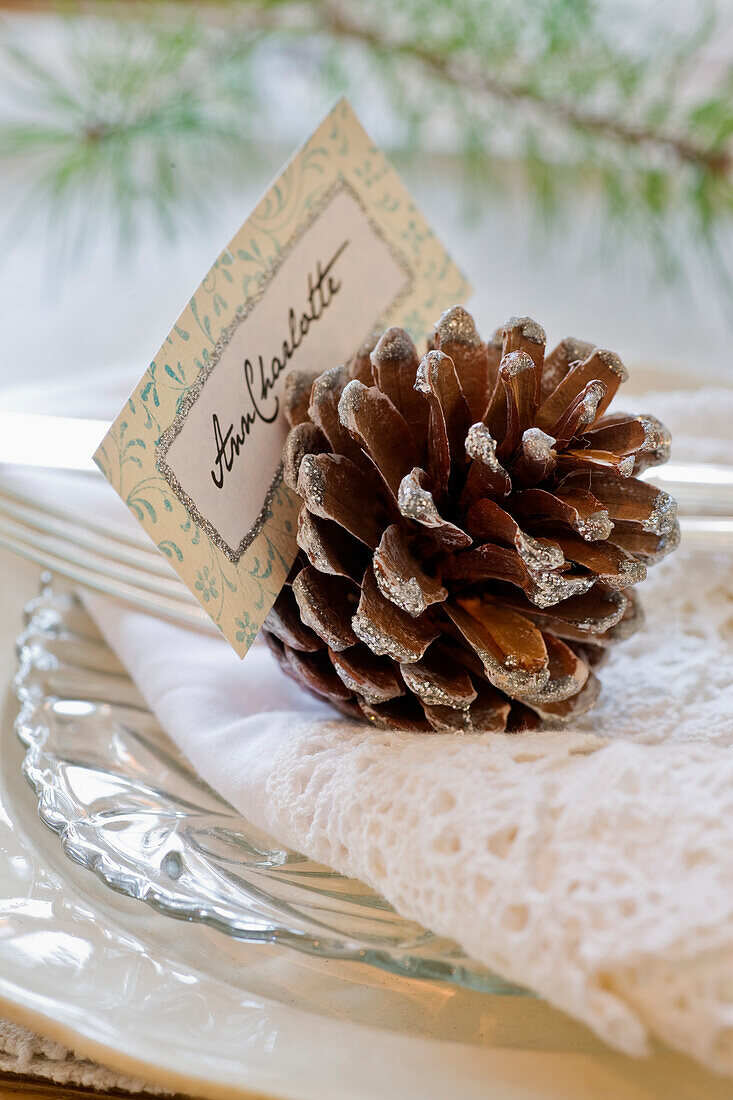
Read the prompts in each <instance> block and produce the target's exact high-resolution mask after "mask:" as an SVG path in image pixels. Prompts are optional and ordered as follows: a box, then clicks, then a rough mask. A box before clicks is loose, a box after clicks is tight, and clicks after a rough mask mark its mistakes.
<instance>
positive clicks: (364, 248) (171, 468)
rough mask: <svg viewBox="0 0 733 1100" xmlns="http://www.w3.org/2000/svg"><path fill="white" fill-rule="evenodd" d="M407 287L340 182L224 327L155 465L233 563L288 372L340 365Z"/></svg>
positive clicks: (277, 446)
mask: <svg viewBox="0 0 733 1100" xmlns="http://www.w3.org/2000/svg"><path fill="white" fill-rule="evenodd" d="M411 282H412V276H411V274H410V271H409V268H408V266H407V262H406V260H405V259H404V258H403V257H401V256H399V254H398V253H396V252H395V250H394V249H392V248H391V247H390V245H389V244H388V243H387V241H386V240H385V239H384V237H383V235H382V234H381V232H380V231H379V229H378V227H377V226H376V225H375V223H374V222H373V221H372V220H371V219H370V218H369V215H368V214H367V212H366V210H365V209H364V207H363V206H362V205H361V203H360V202H359V200H358V198H357V196H356V194H355V193H354V192H353V191H352V190H351V188H350V187H349V186H348V185H347V184H346V183H344V182H342V183H340V184H339V185H338V186H337V187H336V188H335V189H334V191H333V192H331V193H330V194H328V195H327V196H326V197H325V198H324V201H323V204H322V206H321V207H320V208H319V209H318V210H317V211H315V212H314V215H313V214H312V215H311V216H310V218H309V220H308V223H307V224H306V225H305V226H304V227H302V228H301V229H298V230H297V231H296V232H295V233H294V235H293V242H292V245H291V247H290V248H289V249H288V250H287V252H285V254H284V255H283V256H282V257H281V259H280V263H279V265H278V267H277V269H276V270H274V271H273V273H272V275H271V278H270V279H269V281H268V283H267V285H266V286H265V287H264V288H263V290H262V293H261V296H260V297H259V299H258V300H257V302H256V303H255V304H254V305H253V306H252V307H251V309H250V311H249V313H248V314H247V316H245V317H243V318H242V319H241V320H237V321H235V323H234V325H233V326H231V328H230V331H228V332H227V334H226V336H225V338H224V340H223V341H222V347H221V350H220V353H219V354H218V355H216V356H214V357H212V359H211V360H210V361H209V364H208V366H207V368H206V371H205V372H203V373H202V376H201V380H200V384H199V385H197V386H196V387H195V388H194V389H193V390H192V391H191V393H190V395H189V396H188V398H187V400H186V402H185V404H184V405H183V406H182V408H181V411H180V412H179V414H178V416H177V417H176V419H175V421H174V423H173V425H172V426H171V428H170V429H169V430H168V431H167V432H166V433H164V435H163V437H162V439H161V442H160V444H159V445H158V456H159V461H158V466H159V468H160V470H161V471H162V473H163V474H164V476H165V477H166V479H167V480H168V482H169V484H170V485H171V487H172V488H173V490H174V492H175V493H176V494H177V495H178V496H179V498H180V499H181V500H182V502H183V503H184V504H185V506H186V507H187V509H188V511H189V512H190V514H191V515H192V516H194V517H195V518H196V520H197V521H198V522H199V523H200V524H202V526H204V527H205V528H206V530H207V532H208V533H209V534H210V535H211V536H212V537H214V538H215V539H218V540H219V545H220V548H221V549H222V550H223V552H224V553H225V554H226V555H227V557H229V559H230V560H231V561H233V562H236V561H238V560H239V558H240V557H241V555H242V553H243V552H244V550H245V549H246V548H247V546H249V545H250V543H251V542H252V540H253V538H254V537H255V535H256V533H257V530H258V523H259V522H260V521H261V516H262V512H263V509H266V508H267V507H268V503H269V502H268V494H269V492H270V489H271V486H272V483H273V479H274V478H275V477H276V476H277V472H278V469H279V464H280V459H281V456H282V448H283V443H284V442H285V436H286V435H287V422H286V421H285V418H284V416H283V415H282V413H281V411H280V395H281V393H282V388H283V385H284V382H285V376H286V374H287V372H288V370H290V369H292V368H293V367H299V368H306V369H313V370H327V369H328V368H329V367H333V366H336V365H337V364H339V363H342V362H344V360H346V359H348V358H349V356H351V355H352V354H353V353H354V351H356V349H357V348H358V347H359V345H360V344H361V343H362V341H363V340H364V339H365V338H366V336H367V335H368V334H369V332H370V331H371V329H372V328H373V327H374V325H375V323H378V322H379V321H380V319H381V318H382V317H383V316H384V315H386V313H387V311H388V310H389V309H390V307H392V306H394V304H395V302H396V301H397V299H398V298H400V297H401V296H403V295H404V294H405V293H407V291H408V290H409V288H410V285H411Z"/></svg>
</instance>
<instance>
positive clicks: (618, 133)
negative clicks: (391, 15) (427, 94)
mask: <svg viewBox="0 0 733 1100" xmlns="http://www.w3.org/2000/svg"><path fill="white" fill-rule="evenodd" d="M322 11H323V15H324V28H325V29H327V30H328V31H329V33H330V34H332V35H333V36H334V37H335V38H336V39H346V40H350V41H354V42H359V43H361V44H362V45H365V46H367V47H369V48H370V49H374V50H384V49H385V45H386V44H385V41H384V40H383V39H382V38H381V37H380V35H379V34H378V33H377V32H376V31H375V30H373V29H371V28H368V27H366V26H364V25H363V24H359V23H357V22H356V21H354V20H353V19H350V18H349V17H348V15H347V14H346V8H345V7H343V6H339V7H336V6H335V5H334V4H333V3H324V4H323V5H322ZM388 48H389V50H390V51H392V52H394V53H395V54H398V55H401V56H403V57H406V58H409V59H411V60H414V61H417V62H419V63H420V64H421V65H423V66H424V67H425V68H426V69H428V70H429V71H430V72H432V73H433V74H434V75H436V76H438V77H439V78H440V79H441V80H443V81H444V82H446V83H448V84H452V85H454V86H457V87H464V88H466V89H467V90H469V91H471V92H474V93H479V94H486V95H489V96H492V97H494V98H496V99H499V100H502V101H503V102H505V103H508V104H509V105H515V104H521V103H527V104H530V105H531V106H532V107H535V108H537V109H538V110H539V112H540V113H541V114H542V115H546V116H547V117H549V118H551V119H553V120H555V121H557V122H560V123H563V124H566V125H568V126H571V127H573V128H577V129H579V130H583V131H586V132H588V133H590V134H594V135H597V136H598V137H601V138H604V139H606V140H609V141H614V142H619V143H621V144H622V145H628V146H631V147H634V148H638V147H639V146H649V147H652V148H654V149H658V150H661V151H662V152H664V153H669V154H671V155H672V156H673V158H674V159H675V160H677V161H678V162H681V163H690V164H694V165H697V166H700V167H702V168H703V169H705V171H708V172H711V173H712V174H714V175H719V176H722V177H728V176H730V175H731V173H732V172H733V150H732V149H730V148H727V149H712V148H709V147H707V146H705V145H704V144H702V143H698V142H696V141H694V140H692V139H690V138H686V137H682V136H676V135H673V134H668V133H665V131H664V130H654V129H653V128H651V127H649V126H634V125H633V124H631V123H627V122H624V121H622V120H621V119H618V118H614V117H612V116H608V115H603V114H601V113H598V112H593V111H588V110H584V109H583V108H582V107H578V106H577V105H576V104H575V103H572V102H570V101H567V100H562V99H552V98H544V97H542V96H541V95H539V94H538V93H537V91H536V90H534V89H532V88H528V87H527V86H526V85H522V84H520V83H513V82H512V81H509V80H501V79H496V78H493V77H491V76H489V75H488V74H487V73H486V72H485V71H475V70H473V69H471V68H470V67H468V66H465V67H461V66H460V65H456V64H455V63H453V62H452V61H451V59H450V58H449V57H445V56H443V55H441V54H438V53H436V52H435V51H434V50H428V49H425V48H424V47H422V46H421V45H420V44H419V43H418V42H415V41H412V42H410V41H396V42H394V41H390V42H389V46H388Z"/></svg>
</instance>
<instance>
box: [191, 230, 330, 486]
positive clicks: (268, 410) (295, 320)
mask: <svg viewBox="0 0 733 1100" xmlns="http://www.w3.org/2000/svg"><path fill="white" fill-rule="evenodd" d="M348 243H349V242H348V241H344V242H343V244H342V245H340V246H339V248H337V249H336V251H335V252H334V254H333V256H331V258H330V260H329V261H328V263H326V264H323V263H322V262H321V261H320V260H319V261H318V263H317V264H316V271H315V275H313V274H309V275H308V299H307V305H306V307H305V309H304V310H303V311H302V312H301V313H300V314H298V313H297V311H296V310H295V309H294V308H293V307H292V306H291V308H290V309H289V310H288V332H287V335H286V336H285V338H284V339H283V342H282V352H281V354H279V355H274V356H273V357H272V359H270V360H269V361H267V362H266V361H265V359H264V358H263V356H262V355H259V356H257V359H256V361H255V363H253V362H252V360H251V359H245V360H244V363H243V369H244V381H245V385H246V387H247V393H248V395H249V400H250V406H251V407H250V409H249V410H248V411H247V412H244V413H242V415H241V417H240V418H239V423H238V424H237V421H233V422H232V423H231V424H229V425H228V427H227V428H226V430H225V431H224V430H222V426H221V423H220V421H219V417H218V416H217V414H216V413H214V414H213V417H212V426H213V430H214V445H215V447H216V453H215V457H214V465H213V467H212V470H211V480H212V481H213V482H214V485H216V487H217V489H223V487H224V478H225V475H226V474H227V473H229V472H230V471H231V469H232V467H233V466H234V463H235V461H236V459H237V458H238V457H239V452H240V450H241V449H242V447H243V446H244V444H245V443H246V442H247V439H248V437H249V434H250V432H251V431H252V428H253V427H254V425H255V424H256V423H257V421H258V420H260V421H263V422H264V423H265V424H272V422H273V421H274V420H275V419H276V417H277V414H278V412H279V411H280V398H279V397H277V396H276V395H275V394H274V393H273V389H274V387H275V383H276V382H277V380H278V378H279V377H280V375H281V374H282V373H283V371H284V370H285V369H286V367H287V366H288V363H289V362H290V360H291V359H292V358H293V355H294V354H295V352H296V351H297V350H298V348H299V347H300V346H301V344H302V343H303V341H304V339H305V337H306V336H307V335H308V333H309V332H310V331H311V329H312V327H313V325H314V324H315V323H316V322H317V321H319V320H320V319H321V317H323V314H324V313H325V312H326V310H327V309H328V307H329V306H330V305H331V303H332V302H333V299H334V298H335V297H336V295H337V294H338V292H339V291H340V290H341V286H342V284H341V281H340V280H339V279H337V278H336V276H335V274H334V273H333V269H334V267H335V265H336V263H337V261H338V260H339V258H340V257H341V255H342V254H343V252H344V249H345V248H346V247H347V245H348Z"/></svg>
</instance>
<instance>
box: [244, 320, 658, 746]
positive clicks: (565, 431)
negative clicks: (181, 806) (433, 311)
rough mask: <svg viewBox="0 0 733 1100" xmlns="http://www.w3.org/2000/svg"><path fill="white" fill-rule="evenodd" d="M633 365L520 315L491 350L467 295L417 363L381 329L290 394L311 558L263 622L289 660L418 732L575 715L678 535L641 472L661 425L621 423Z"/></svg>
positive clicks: (292, 458) (293, 448)
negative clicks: (638, 592) (553, 337)
mask: <svg viewBox="0 0 733 1100" xmlns="http://www.w3.org/2000/svg"><path fill="white" fill-rule="evenodd" d="M626 377H627V374H626V370H625V368H624V366H623V364H622V363H621V361H620V359H619V358H618V356H616V355H614V354H613V353H612V352H609V351H604V350H603V349H601V348H597V347H596V346H595V345H594V344H590V343H586V342H584V341H581V340H573V339H566V340H563V341H562V342H561V343H560V344H558V346H557V347H556V348H555V349H554V350H553V351H551V352H550V353H549V354H548V355H545V333H544V331H543V329H542V328H541V327H540V326H539V325H538V324H537V323H536V322H535V321H533V320H531V319H530V318H528V317H521V318H516V317H512V318H510V320H509V321H507V323H506V324H505V325H504V327H503V329H500V330H498V331H497V332H496V333H495V334H494V336H493V337H492V338H491V340H489V341H488V342H484V341H483V340H482V339H481V338H480V336H479V335H478V332H477V330H476V326H475V324H474V321H473V318H472V317H471V315H470V314H469V313H467V311H466V310H465V309H463V308H462V307H461V306H454V307H453V308H452V309H450V310H448V311H447V312H446V313H444V314H443V316H442V317H441V319H440V321H439V322H438V324H437V326H436V329H435V332H434V334H433V336H432V338H431V339H430V341H429V347H428V351H427V353H426V354H425V355H424V357H423V358H422V359H420V357H419V355H418V352H417V349H416V348H415V345H414V344H413V342H412V340H411V339H410V337H409V336H408V335H407V333H405V332H404V331H403V330H402V329H398V328H390V329H387V331H386V332H384V333H383V334H382V335H381V336H379V338H378V339H376V338H375V339H374V340H372V341H369V342H368V343H367V344H365V345H364V346H363V347H362V348H361V350H360V351H359V353H358V354H357V355H356V356H355V357H354V359H353V360H352V361H351V362H350V363H348V364H346V365H344V366H340V367H335V368H332V369H331V370H327V371H325V372H324V373H323V374H320V375H318V376H313V375H306V374H304V373H300V374H298V373H295V372H293V374H292V375H291V376H290V377H289V379H288V383H287V387H286V407H287V415H288V420H289V423H290V425H291V429H290V433H289V435H288V439H287V442H286V445H285V452H284V458H283V477H284V480H285V482H286V484H287V485H288V486H289V487H290V488H291V489H292V490H294V491H295V492H297V494H298V495H299V496H300V498H301V500H302V502H303V503H302V507H301V510H300V515H299V518H298V535H297V538H298V546H299V548H300V550H299V554H298V559H297V561H296V563H295V565H294V566H293V569H292V570H291V573H290V576H289V578H288V582H287V583H286V585H285V586H284V587H283V589H282V591H281V593H280V595H279V596H278V598H277V601H276V602H275V605H274V607H273V608H272V610H271V612H270V614H269V615H268V617H267V620H266V622H265V626H264V628H263V635H264V638H265V640H266V642H267V643H268V645H269V646H270V648H271V649H272V651H273V653H274V654H275V656H276V658H277V659H278V661H279V662H280V664H281V665H282V667H283V669H284V671H285V672H286V673H287V674H288V675H289V676H291V677H293V678H294V679H295V680H297V681H298V682H299V683H300V684H301V685H302V686H303V687H305V688H306V689H307V690H309V691H311V692H313V693H314V694H315V695H317V696H319V697H321V698H325V699H328V700H329V701H330V702H331V703H332V704H333V705H334V706H335V707H336V708H338V709H339V710H340V711H342V712H343V713H345V714H348V715H350V716H352V717H356V718H367V719H369V720H370V721H372V722H374V723H375V724H377V725H379V726H382V727H391V728H396V729H408V730H414V731H424V732H429V731H438V732H455V731H465V732H469V731H487V732H488V731H492V732H498V731H503V730H508V731H516V730H520V729H527V728H536V727H537V726H539V725H543V724H545V725H555V724H557V723H563V722H568V721H570V720H572V719H574V718H577V717H578V716H579V715H581V714H583V713H585V712H586V711H587V710H589V709H590V708H591V707H592V706H593V704H594V703H595V701H596V699H597V696H598V692H599V680H598V677H597V676H596V672H595V670H596V669H597V668H598V666H599V665H600V664H601V662H602V661H603V659H604V657H605V656H606V654H607V651H608V648H609V646H610V645H612V644H613V643H614V642H616V641H619V640H622V639H623V638H626V637H628V636H629V635H630V634H631V633H633V631H634V630H636V629H637V627H638V626H639V625H640V622H641V611H640V607H639V604H638V601H637V599H636V598H635V596H634V594H633V592H632V586H634V585H635V584H637V583H638V582H639V581H641V580H643V579H644V577H645V575H646V569H647V566H648V565H650V564H652V563H654V562H656V561H658V560H659V559H660V558H662V557H663V556H664V555H665V554H667V553H669V552H670V551H671V550H673V549H674V548H675V547H676V545H677V543H678V541H679V527H678V524H677V520H676V506H675V503H674V501H673V500H672V499H671V498H670V497H669V496H668V494H666V493H664V492H661V491H659V490H658V489H656V488H655V487H654V486H652V485H651V484H649V483H647V482H646V481H642V480H639V478H638V475H639V474H640V473H642V472H643V471H644V470H645V469H646V468H647V467H649V466H654V465H657V464H659V463H661V462H665V461H666V460H667V458H668V457H669V449H670V439H669V435H668V433H667V431H666V429H665V428H664V427H663V425H662V424H660V423H659V421H658V420H656V419H655V418H654V417H652V416H633V415H631V414H627V413H622V412H612V413H609V412H608V411H607V410H608V408H609V405H610V404H611V402H612V400H613V398H614V397H615V395H616V392H617V391H618V389H619V386H620V385H621V383H622V382H624V381H625V380H626Z"/></svg>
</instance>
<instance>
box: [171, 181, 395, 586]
mask: <svg viewBox="0 0 733 1100" xmlns="http://www.w3.org/2000/svg"><path fill="white" fill-rule="evenodd" d="M342 191H348V193H349V194H350V195H351V197H352V198H353V199H354V200H355V202H356V203H357V205H358V206H359V208H360V210H361V212H362V213H363V215H364V217H365V218H366V221H367V223H368V225H369V227H370V229H371V230H372V232H373V233H375V235H376V236H377V237H379V239H380V240H381V241H382V242H383V243H384V244H385V245H386V247H387V249H388V251H389V253H390V255H391V256H392V259H393V260H394V261H395V263H396V264H397V266H398V267H399V268H400V269H401V270H402V271H403V272H404V274H405V280H406V281H405V284H404V286H403V287H402V289H401V290H400V292H399V294H397V295H396V296H395V298H394V299H393V301H392V302H391V303H390V305H389V306H387V308H386V309H385V310H383V311H382V313H381V315H380V316H379V317H378V318H376V320H375V322H374V324H373V326H372V327H373V328H378V327H380V325H381V324H383V319H384V318H385V317H386V316H387V315H388V314H390V313H391V312H392V311H393V310H394V309H396V308H397V306H399V305H401V303H402V302H403V301H404V300H405V298H406V297H407V296H408V294H410V292H411V291H412V289H413V287H414V284H415V279H414V275H413V272H412V270H411V268H410V266H409V264H408V263H407V261H406V259H405V257H404V256H403V255H402V253H401V252H400V251H399V249H397V248H396V247H395V246H394V245H393V243H392V242H391V241H390V240H389V239H388V238H387V237H386V236H385V234H384V231H383V230H382V228H381V227H380V226H379V225H377V223H376V222H375V221H374V219H373V218H372V216H371V214H370V213H369V211H368V210H367V208H366V206H365V205H364V202H363V201H362V198H361V196H360V195H359V193H358V192H357V191H356V190H355V189H354V188H353V187H352V186H351V184H350V183H349V182H348V180H346V179H344V178H341V179H338V180H337V181H336V182H335V183H334V185H333V186H332V187H330V188H329V190H328V191H327V192H326V194H325V195H324V196H323V199H322V200H321V202H320V203H319V204H318V206H317V207H316V208H315V209H314V210H312V211H311V213H310V214H309V215H308V217H307V218H306V219H305V221H303V222H302V223H301V225H300V226H298V228H297V229H296V231H295V232H294V233H293V235H292V237H291V238H290V240H289V241H288V243H287V244H286V245H285V247H284V248H283V249H282V251H281V252H280V253H279V255H278V256H277V259H275V260H274V261H273V262H272V264H271V265H270V266H269V268H268V270H267V272H266V274H265V275H264V276H263V277H262V279H261V281H260V285H259V288H258V290H257V292H256V293H255V294H253V295H250V297H249V298H248V299H247V301H246V302H245V303H244V305H239V306H237V308H236V316H235V317H234V319H233V320H232V321H230V323H229V324H228V325H227V326H226V327H225V328H223V329H222V332H221V335H220V337H219V339H218V340H217V342H216V344H215V345H214V347H213V349H212V351H211V355H210V356H209V359H208V362H207V363H205V365H204V366H203V367H202V368H201V370H200V372H199V375H198V378H197V379H196V381H195V382H194V383H193V385H192V386H191V388H190V389H189V391H188V393H187V394H186V396H185V397H184V398H183V400H182V401H181V404H180V406H179V409H178V413H177V414H176V417H175V419H174V421H173V423H172V424H171V425H170V427H168V428H166V429H165V431H163V432H162V433H161V435H160V438H159V439H158V442H157V444H156V455H157V458H156V463H155V465H156V467H157V469H158V472H159V473H161V474H162V475H163V477H164V478H165V480H166V481H167V482H168V484H169V485H170V487H171V489H172V490H173V492H174V493H175V495H176V496H177V497H178V499H179V500H180V502H181V504H182V505H183V507H184V508H185V509H186V511H187V512H188V513H189V515H190V516H191V518H192V519H193V520H194V521H195V523H196V524H197V525H198V526H199V527H200V528H201V529H202V530H203V531H205V532H206V535H207V536H208V538H209V539H210V540H211V542H213V544H214V545H215V546H217V547H218V548H219V550H221V552H222V553H223V554H224V555H225V556H226V557H227V558H228V559H229V561H231V562H233V563H234V564H235V565H236V564H237V562H238V561H239V559H240V558H241V556H242V554H243V553H244V552H245V550H246V549H247V547H248V546H251V544H252V543H253V542H254V540H255V539H256V538H257V536H258V535H259V533H260V531H261V530H262V528H263V527H264V525H265V523H266V522H267V520H268V519H269V517H270V516H271V515H272V501H273V498H274V496H275V494H276V492H277V491H278V489H279V488H280V486H281V485H282V468H283V467H282V462H280V463H279V464H278V467H277V469H276V471H275V475H274V477H273V479H272V481H271V482H270V486H269V488H268V490H267V493H266V495H265V500H264V503H263V505H262V508H261V510H260V513H259V515H258V516H257V519H256V520H255V521H254V523H253V524H252V526H251V527H250V529H249V531H248V532H247V534H246V535H244V537H243V538H242V540H241V542H240V543H239V546H238V547H237V549H236V550H232V548H231V546H229V544H228V543H227V542H226V540H225V539H224V538H222V536H221V535H220V533H219V532H218V531H217V529H216V528H215V527H214V525H213V524H212V523H211V522H210V521H209V520H208V519H207V518H206V516H204V515H202V514H201V512H200V511H199V509H198V508H197V506H196V504H195V502H194V501H193V500H192V498H191V497H190V496H189V495H188V493H187V492H186V491H185V489H184V488H183V486H182V485H181V483H180V481H179V480H178V478H177V477H176V475H175V473H174V472H173V470H172V469H171V467H170V466H169V465H168V463H167V462H166V460H165V456H166V455H167V453H168V450H169V448H170V446H171V444H172V443H173V440H174V439H175V438H176V436H177V435H178V433H179V432H180V431H181V429H182V428H183V425H184V424H185V422H186V418H187V416H188V414H189V412H190V410H191V408H192V407H193V405H194V404H195V403H196V401H197V400H198V398H199V395H200V394H201V391H202V389H203V388H204V386H205V385H206V382H207V381H208V379H209V378H210V376H211V374H212V371H213V370H214V368H215V367H216V366H217V364H218V363H219V360H220V359H221V357H222V355H223V353H224V350H225V349H226V348H227V347H228V345H229V343H230V342H231V340H232V338H233V336H234V333H235V332H236V331H237V329H238V328H239V326H240V324H241V323H242V322H243V321H244V320H245V319H246V318H247V317H248V316H249V315H250V313H251V312H252V310H253V309H254V308H255V306H256V305H257V304H258V302H259V301H260V300H261V299H262V297H263V295H264V293H265V291H266V290H267V288H268V286H269V285H270V283H271V282H272V280H273V279H274V277H275V275H277V273H278V271H279V270H280V267H281V266H282V264H283V263H284V261H285V260H286V259H287V257H288V256H289V254H290V252H291V251H292V249H293V248H294V246H295V245H296V244H297V243H298V241H299V240H300V239H301V238H302V237H303V235H304V234H305V233H306V232H307V231H308V230H309V229H310V228H311V226H312V225H313V224H314V223H315V222H316V221H317V220H318V218H320V217H321V215H322V214H323V213H324V211H325V210H326V208H327V207H328V206H329V205H330V203H331V202H332V201H333V199H334V198H335V197H336V195H338V194H339V193H340V192H342ZM366 335H367V334H366V333H363V334H362V338H363V337H365V336H366ZM356 346H357V347H358V344H357V345H356Z"/></svg>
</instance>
